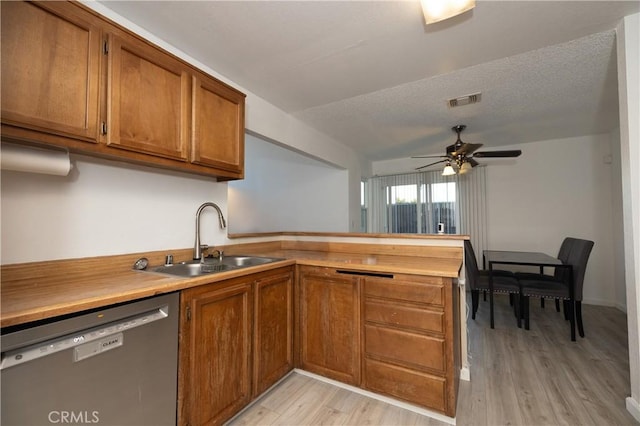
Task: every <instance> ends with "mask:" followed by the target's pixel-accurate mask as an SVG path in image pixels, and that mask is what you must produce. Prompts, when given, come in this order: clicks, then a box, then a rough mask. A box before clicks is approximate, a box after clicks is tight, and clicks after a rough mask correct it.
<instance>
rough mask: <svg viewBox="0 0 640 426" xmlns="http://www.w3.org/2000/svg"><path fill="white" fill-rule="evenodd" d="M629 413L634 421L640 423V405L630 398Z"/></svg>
mask: <svg viewBox="0 0 640 426" xmlns="http://www.w3.org/2000/svg"><path fill="white" fill-rule="evenodd" d="M626 405H627V411H628V412H629V413H631V415H632V416H633V418H634V419H636V420H637V421H639V422H640V403H638V401H636V400H635V399H633V398H631V397H630V396H628V397H627V399H626Z"/></svg>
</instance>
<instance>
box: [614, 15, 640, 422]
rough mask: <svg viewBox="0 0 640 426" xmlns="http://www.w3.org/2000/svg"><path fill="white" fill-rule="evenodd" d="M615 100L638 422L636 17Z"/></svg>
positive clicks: (624, 41)
mask: <svg viewBox="0 0 640 426" xmlns="http://www.w3.org/2000/svg"><path fill="white" fill-rule="evenodd" d="M617 43H618V46H617V53H618V99H619V105H620V150H621V165H622V167H621V176H622V200H623V213H624V253H625V276H626V282H627V324H628V330H629V371H630V376H631V396H630V397H628V398H627V400H626V406H627V410H629V412H630V413H631V414H632V415H633V416H634V417H635V419H636V420H638V421H639V422H640V171H639V170H638V164H640V123H639V120H638V117H639V116H640V58H639V54H640V15H638V14H635V15H632V16H627V17H625V18H624V20H623V22H622V23H621V24H620V25H619V26H618V28H617Z"/></svg>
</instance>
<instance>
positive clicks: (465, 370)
mask: <svg viewBox="0 0 640 426" xmlns="http://www.w3.org/2000/svg"><path fill="white" fill-rule="evenodd" d="M460 380H464V381H466V382H470V381H471V371H470V370H469V367H462V368H461V369H460Z"/></svg>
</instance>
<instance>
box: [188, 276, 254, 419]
mask: <svg viewBox="0 0 640 426" xmlns="http://www.w3.org/2000/svg"><path fill="white" fill-rule="evenodd" d="M243 280H244V279H238V280H233V281H230V282H229V283H228V284H226V283H225V284H223V283H216V284H211V285H207V286H202V287H196V288H193V289H189V290H185V291H184V292H183V293H182V302H181V307H182V324H181V336H180V345H181V346H180V351H181V356H180V362H181V363H180V374H179V375H180V377H179V380H180V389H179V395H180V396H179V410H180V412H179V413H180V420H179V423H180V424H189V425H191V426H196V425H203V424H207V425H209V424H221V423H222V422H224V421H225V420H228V419H229V418H231V417H232V416H233V415H234V414H235V413H237V412H238V411H240V410H241V409H242V408H243V407H244V406H246V405H247V404H248V403H249V402H250V400H251V386H250V380H251V377H250V362H251V358H250V356H251V325H252V321H251V310H252V292H251V283H246V282H244V281H243Z"/></svg>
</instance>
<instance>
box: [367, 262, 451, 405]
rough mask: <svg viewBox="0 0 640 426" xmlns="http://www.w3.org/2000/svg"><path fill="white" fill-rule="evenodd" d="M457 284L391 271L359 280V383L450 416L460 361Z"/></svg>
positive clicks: (372, 389) (446, 280)
mask: <svg viewBox="0 0 640 426" xmlns="http://www.w3.org/2000/svg"><path fill="white" fill-rule="evenodd" d="M456 295H457V287H456V286H454V285H453V283H452V280H451V279H450V278H440V277H424V276H413V275H401V274H395V275H394V276H393V277H387V278H382V277H367V278H366V279H365V281H364V284H363V318H364V321H363V322H364V323H363V329H364V349H363V373H362V375H363V381H362V382H363V383H362V385H363V387H364V388H365V389H369V390H371V391H374V392H378V393H381V394H387V395H389V396H392V397H395V398H398V399H402V400H405V401H408V402H411V403H414V404H418V405H421V406H424V407H427V408H431V409H433V410H437V411H440V412H442V413H444V414H446V415H448V416H451V417H454V416H455V410H456V395H457V384H458V374H459V369H460V361H459V359H460V358H459V350H460V348H459V343H458V342H459V336H458V334H457V332H456V325H455V324H456V318H457V309H456V306H457V303H458V300H457V297H456Z"/></svg>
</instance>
